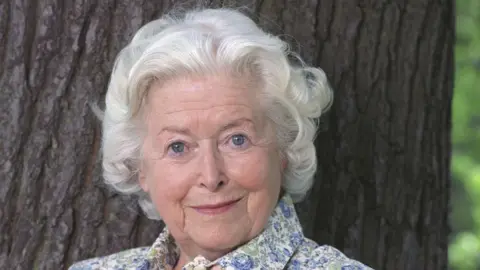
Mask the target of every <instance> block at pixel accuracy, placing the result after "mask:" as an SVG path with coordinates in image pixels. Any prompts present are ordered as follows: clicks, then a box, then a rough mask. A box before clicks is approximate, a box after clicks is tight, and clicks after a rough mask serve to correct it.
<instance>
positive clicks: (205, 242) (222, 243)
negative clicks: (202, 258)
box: [195, 230, 249, 253]
mask: <svg viewBox="0 0 480 270" xmlns="http://www.w3.org/2000/svg"><path fill="white" fill-rule="evenodd" d="M248 238H249V237H248V235H247V234H246V233H241V232H239V231H236V230H228V231H223V232H222V231H219V230H216V231H211V232H208V233H207V232H205V233H204V234H202V235H199V237H198V239H197V241H195V242H197V245H199V246H201V247H202V249H205V250H210V251H212V252H221V253H228V252H230V251H231V250H233V249H235V248H236V247H238V246H240V245H242V244H244V243H246V242H248V241H249V239H248Z"/></svg>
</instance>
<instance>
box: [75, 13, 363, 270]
mask: <svg viewBox="0 0 480 270" xmlns="http://www.w3.org/2000/svg"><path fill="white" fill-rule="evenodd" d="M289 56H292V53H291V52H289V51H288V46H287V45H286V44H285V42H283V41H281V40H280V39H279V38H277V37H275V36H272V35H269V34H267V33H265V32H263V31H262V30H260V29H259V28H258V27H257V25H256V24H255V23H254V22H253V21H252V20H250V19H249V18H248V17H246V16H245V15H242V14H241V13H239V12H237V11H234V10H228V9H217V10H211V9H207V10H196V11H190V12H188V13H186V14H185V15H184V16H182V17H172V16H166V17H163V18H161V19H159V20H155V21H153V22H150V23H149V24H147V25H145V26H144V27H143V28H141V29H140V30H139V31H138V32H137V33H136V35H135V36H134V37H133V39H132V41H131V43H130V44H129V45H128V46H126V48H124V49H123V50H122V52H121V53H120V54H119V56H118V58H117V61H116V64H115V67H114V69H113V73H112V78H111V82H110V85H109V87H108V92H107V96H106V110H105V112H104V117H103V147H102V151H103V168H104V177H105V180H106V182H107V183H108V184H110V185H111V186H113V187H114V188H115V189H116V190H118V191H120V192H122V193H136V194H138V195H139V203H140V206H141V207H142V209H143V210H144V212H145V213H146V214H147V215H148V217H150V218H152V219H160V218H161V219H162V220H163V221H164V222H165V224H166V227H165V229H164V230H163V232H162V233H161V234H160V236H159V237H158V238H157V239H156V240H155V242H154V243H153V245H152V246H151V247H148V248H137V249H132V250H128V251H123V252H120V253H118V254H113V255H110V256H106V257H102V258H94V259H90V260H86V261H83V262H79V263H76V264H74V265H73V266H72V267H71V268H70V269H72V270H74V269H370V268H368V267H367V266H365V265H363V264H361V263H359V262H356V261H354V260H351V259H348V258H347V257H346V256H345V255H343V254H342V253H341V252H339V251H338V250H336V249H334V248H333V247H330V246H319V245H317V244H316V243H315V242H313V241H312V240H309V239H307V238H305V236H304V235H303V233H302V229H301V226H300V223H299V221H298V218H297V216H296V214H295V209H294V207H293V202H295V201H299V200H301V199H302V198H303V197H304V195H305V194H306V192H307V191H308V190H309V189H310V187H311V186H312V183H313V176H314V173H315V170H316V167H317V160H316V155H315V148H314V145H313V140H314V137H315V133H316V130H317V127H316V119H317V118H318V117H319V116H320V114H321V113H322V112H323V111H324V110H325V109H327V107H328V105H329V104H330V103H331V100H332V93H331V90H330V89H329V87H328V83H327V81H326V78H325V74H324V73H323V72H322V71H321V70H320V69H317V68H313V67H307V66H305V65H303V64H299V65H297V66H294V65H293V64H292V63H290V61H289V59H288V58H289ZM296 58H297V59H298V57H296ZM297 62H301V61H297Z"/></svg>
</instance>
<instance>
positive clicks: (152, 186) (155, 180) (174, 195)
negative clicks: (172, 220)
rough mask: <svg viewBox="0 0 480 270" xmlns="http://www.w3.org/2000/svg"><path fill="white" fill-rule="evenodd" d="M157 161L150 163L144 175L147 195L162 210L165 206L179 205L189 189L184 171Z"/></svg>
mask: <svg viewBox="0 0 480 270" xmlns="http://www.w3.org/2000/svg"><path fill="white" fill-rule="evenodd" d="M176 168H177V167H176V166H172V165H171V164H166V162H162V161H161V160H158V161H156V162H152V163H151V166H150V168H149V170H148V171H147V173H146V175H145V176H146V182H147V183H148V187H149V193H150V197H151V198H152V200H153V201H154V202H155V204H156V205H157V208H158V206H162V207H160V209H161V208H163V206H165V205H167V204H172V203H173V204H176V203H179V202H180V201H181V200H182V199H183V198H184V197H185V196H186V194H187V193H188V190H189V189H190V184H189V179H190V177H189V175H188V172H186V170H181V169H176Z"/></svg>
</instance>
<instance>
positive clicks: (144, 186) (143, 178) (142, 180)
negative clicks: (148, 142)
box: [138, 163, 148, 192]
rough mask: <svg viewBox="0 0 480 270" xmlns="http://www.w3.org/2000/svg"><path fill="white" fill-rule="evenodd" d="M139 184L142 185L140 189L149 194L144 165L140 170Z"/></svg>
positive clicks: (141, 165)
mask: <svg viewBox="0 0 480 270" xmlns="http://www.w3.org/2000/svg"><path fill="white" fill-rule="evenodd" d="M138 183H139V184H140V187H141V188H142V189H143V191H145V192H148V183H147V178H146V176H145V168H144V165H143V163H142V164H140V169H139V170H138Z"/></svg>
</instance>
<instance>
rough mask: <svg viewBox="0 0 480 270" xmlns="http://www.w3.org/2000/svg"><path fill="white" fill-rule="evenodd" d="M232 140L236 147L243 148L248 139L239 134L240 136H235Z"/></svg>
mask: <svg viewBox="0 0 480 270" xmlns="http://www.w3.org/2000/svg"><path fill="white" fill-rule="evenodd" d="M231 140H232V143H233V144H234V145H235V146H242V145H244V144H245V140H246V138H245V136H243V135H241V134H238V135H233V136H232V139H231Z"/></svg>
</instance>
